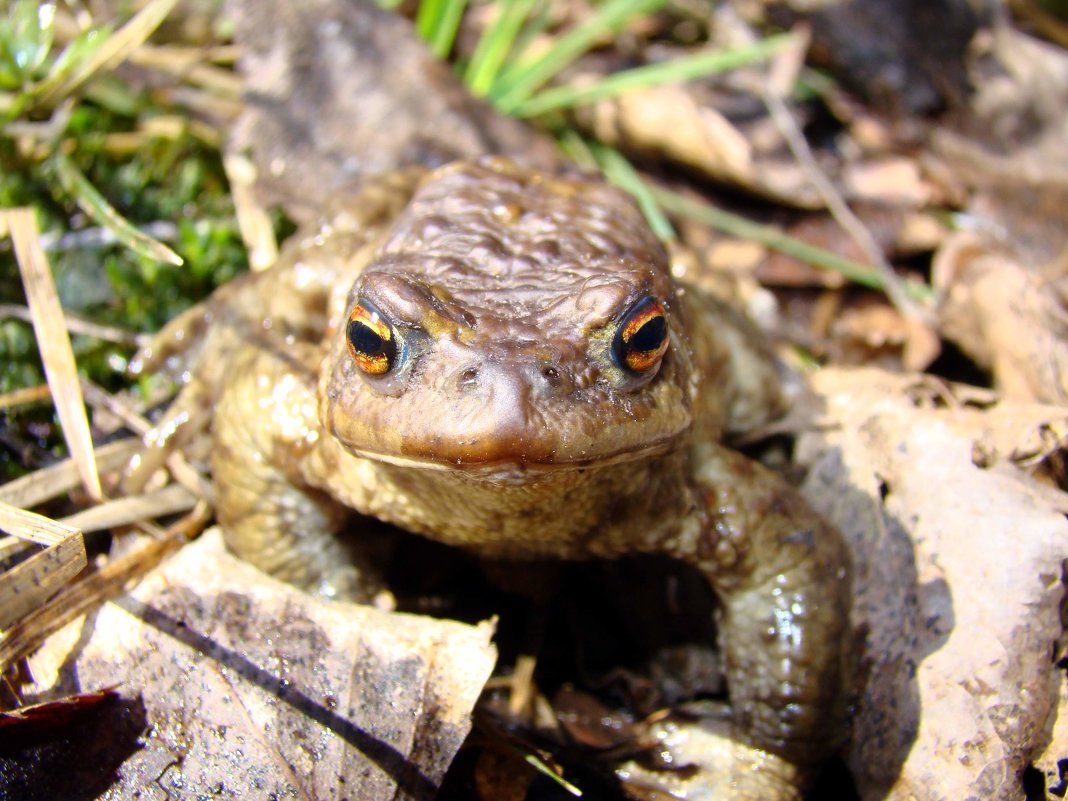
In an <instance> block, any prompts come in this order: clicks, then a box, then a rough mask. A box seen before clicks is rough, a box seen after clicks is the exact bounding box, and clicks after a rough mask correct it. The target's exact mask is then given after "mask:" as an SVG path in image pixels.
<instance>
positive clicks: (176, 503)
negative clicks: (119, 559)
mask: <svg viewBox="0 0 1068 801" xmlns="http://www.w3.org/2000/svg"><path fill="white" fill-rule="evenodd" d="M196 504H197V498H196V497H195V496H194V495H193V493H191V492H190V491H189V490H187V489H186V488H185V487H183V486H182V485H181V484H168V485H167V486H166V487H163V488H162V489H159V490H156V491H155V492H149V493H146V494H145V495H132V496H130V497H128V498H119V499H117V500H114V501H105V502H104V503H101V504H97V505H96V506H90V507H89V508H88V509H83V510H82V511H80V512H77V513H75V514H73V515H70V516H69V517H64V518H62V520H61V521H60V522H61V523H63V524H65V525H68V526H72V527H73V528H77V529H80V530H81V531H83V532H86V533H88V532H90V531H103V530H105V529H109V528H116V527H118V526H127V525H129V524H131V523H136V522H137V521H138V520H145V519H146V518H155V517H164V516H166V515H173V514H178V513H179V512H188V511H189V510H190V509H192V508H193V507H194V506H196Z"/></svg>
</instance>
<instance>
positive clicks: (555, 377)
mask: <svg viewBox="0 0 1068 801" xmlns="http://www.w3.org/2000/svg"><path fill="white" fill-rule="evenodd" d="M541 374H542V377H543V378H544V379H545V380H546V381H547V382H548V383H549V386H551V387H558V386H560V382H561V378H560V371H559V370H557V369H556V368H555V367H543V368H541Z"/></svg>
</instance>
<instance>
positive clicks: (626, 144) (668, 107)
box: [575, 85, 822, 208]
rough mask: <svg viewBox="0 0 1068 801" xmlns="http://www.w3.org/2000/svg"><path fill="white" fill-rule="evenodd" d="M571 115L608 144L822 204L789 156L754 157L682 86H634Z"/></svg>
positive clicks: (798, 202)
mask: <svg viewBox="0 0 1068 801" xmlns="http://www.w3.org/2000/svg"><path fill="white" fill-rule="evenodd" d="M575 120H576V123H577V124H578V125H579V126H580V127H583V128H585V129H587V130H589V131H590V132H591V133H592V134H593V135H594V136H595V137H596V138H597V139H599V140H600V141H602V142H604V143H605V144H608V145H611V146H613V147H618V148H621V149H623V150H627V151H631V152H633V151H638V152H643V151H644V152H655V153H657V154H659V155H662V156H664V157H666V158H668V159H671V160H673V161H676V162H678V163H680V164H684V165H686V166H688V167H692V168H694V169H697V170H700V171H701V172H703V173H705V174H706V175H708V176H710V177H712V178H715V179H716V180H720V181H724V182H726V183H729V184H733V185H735V186H739V187H742V188H743V189H746V190H747V191H750V192H753V193H755V194H758V195H762V196H764V197H768V198H771V199H773V200H776V201H778V202H780V203H785V204H788V205H791V206H800V207H803V208H817V207H820V206H821V205H822V200H821V198H820V197H819V195H818V193H817V192H816V191H815V190H814V189H813V187H812V186H811V183H810V181H809V180H808V177H807V175H806V174H805V172H804V170H803V169H801V168H800V167H799V166H798V165H797V164H796V163H795V162H794V160H793V158H792V157H790V156H788V155H786V156H782V157H780V158H774V157H772V156H770V155H769V156H764V157H761V158H759V159H758V158H757V154H756V153H754V150H753V145H752V143H751V141H750V138H749V137H748V136H747V135H746V134H745V133H743V132H742V131H741V130H739V129H738V128H737V127H735V126H734V124H733V123H732V122H731V121H730V120H728V119H727V118H726V117H725V116H724V115H723V114H721V113H720V112H719V111H717V110H716V109H715V108H713V107H712V106H710V105H706V104H704V103H701V102H700V101H699V100H698V99H697V98H696V97H695V95H694V94H693V93H692V92H690V91H688V90H687V89H686V88H685V87H681V86H673V85H665V86H657V87H652V88H648V89H634V90H631V91H628V92H625V93H624V94H622V95H620V96H619V97H616V98H613V99H610V100H602V101H599V102H596V103H591V104H589V105H586V106H581V107H579V108H577V109H576V110H575Z"/></svg>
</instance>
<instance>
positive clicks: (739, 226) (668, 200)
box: [650, 188, 935, 303]
mask: <svg viewBox="0 0 1068 801" xmlns="http://www.w3.org/2000/svg"><path fill="white" fill-rule="evenodd" d="M650 192H651V194H652V197H653V199H654V200H655V201H656V202H657V203H658V204H659V205H660V207H661V208H663V209H664V210H666V211H668V212H671V213H672V214H678V215H681V216H684V217H689V218H691V219H694V220H697V221H698V222H703V223H705V224H706V225H710V226H712V227H713V228H715V229H716V230H719V231H723V232H724V233H727V234H730V235H731V236H735V237H738V238H739V239H747V240H749V241H752V242H759V243H760V244H762V245H765V246H766V247H769V248H771V249H772V250H777V251H779V252H780V253H785V254H786V255H788V256H793V257H794V258H795V259H799V260H801V261H804V262H807V263H809V264H811V265H813V266H815V267H819V268H821V269H824V270H832V271H833V272H836V273H838V274H839V275H841V276H843V277H844V278H846V279H848V280H850V281H852V282H853V283H855V284H859V285H860V286H865V287H868V288H869V289H876V290H879V291H885V289H886V285H885V282H884V281H883V277H882V275H881V274H880V272H879V271H878V270H876V269H875V268H873V267H869V266H868V265H865V264H860V263H858V262H855V261H852V260H851V259H847V258H844V257H842V256H839V255H838V254H837V253H832V252H831V251H829V250H824V249H823V248H818V247H816V246H815V245H810V244H808V243H807V242H802V241H801V240H800V239H796V238H794V237H792V236H789V235H788V234H784V233H782V232H781V231H777V230H775V229H774V228H769V227H768V226H766V225H760V224H759V223H755V222H753V221H752V220H747V219H745V218H744V217H739V216H738V215H736V214H731V213H730V212H727V211H723V209H717V208H716V207H715V206H712V205H711V204H708V203H700V202H698V201H695V200H691V199H689V198H686V197H683V196H682V195H679V194H677V193H675V192H671V191H669V190H667V189H659V188H653V189H651V190H650ZM904 287H905V292H906V293H907V294H908V296H909V297H910V298H912V299H913V300H916V301H918V302H920V303H933V302H934V300H935V293H934V290H933V289H931V287H929V286H927V284H923V283H920V282H918V281H905V282H904Z"/></svg>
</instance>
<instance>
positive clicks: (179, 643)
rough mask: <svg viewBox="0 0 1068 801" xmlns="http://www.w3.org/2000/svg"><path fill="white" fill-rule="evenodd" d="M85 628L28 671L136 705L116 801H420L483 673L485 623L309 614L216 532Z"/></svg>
mask: <svg viewBox="0 0 1068 801" xmlns="http://www.w3.org/2000/svg"><path fill="white" fill-rule="evenodd" d="M205 565H210V566H211V569H210V570H207V569H205ZM89 620H91V622H89ZM89 620H87V619H83V620H82V621H81V622H77V621H76V622H75V623H74V624H72V625H71V626H68V627H67V628H66V629H64V630H63V631H61V632H59V634H58V635H56V636H55V637H53V638H52V639H51V640H50V641H49V643H48V644H46V646H45V647H44V648H42V650H41V651H39V652H38V653H37V654H35V655H34V656H33V657H31V660H30V668H31V670H32V671H33V673H34V675H35V676H36V677H37V678H38V681H39V682H40V683H41V684H42V685H46V686H47V685H50V686H47V693H48V695H49V696H50V697H54V696H62V695H64V694H69V693H71V692H72V691H80V690H90V689H94V688H99V687H103V686H112V685H118V688H119V692H120V693H121V694H122V695H123V696H124V698H126V699H128V703H130V704H133V703H135V702H136V703H139V704H141V705H143V709H144V714H145V717H146V718H147V722H148V724H149V725H150V727H151V728H150V729H149V733H148V734H145V735H142V736H141V739H140V740H139V742H138V743H137V745H138V746H139V747H137V748H136V749H134V748H131V749H130V754H129V757H128V758H127V759H126V761H125V763H124V764H123V765H122V766H121V768H119V769H118V770H117V772H116V775H117V776H119V778H118V780H117V782H116V783H115V784H114V785H113V786H112V787H111V788H110V789H109V795H108V797H116V798H129V797H134V796H136V795H137V794H139V793H140V794H141V796H142V797H156V796H157V795H158V793H159V790H160V789H161V788H162V789H163V790H164V791H165V792H167V793H171V794H178V795H182V793H183V792H185V791H186V790H187V789H188V788H198V789H200V788H216V790H217V791H218V792H220V793H222V794H224V795H227V796H228V797H237V798H268V797H279V798H290V797H297V798H317V799H339V798H345V797H348V798H359V799H360V801H376V799H382V800H383V801H385V800H386V799H431V798H433V797H434V794H435V792H436V788H437V785H438V783H439V781H440V779H441V777H442V776H443V774H444V772H445V770H446V768H447V767H448V765H449V764H450V763H451V761H452V759H453V757H454V755H455V753H456V751H457V749H458V748H459V746H460V744H461V743H462V741H463V739H464V737H465V736H466V734H467V731H468V729H469V726H470V712H471V709H472V708H473V706H474V703H475V700H476V699H477V698H478V696H479V693H480V692H481V690H482V686H483V684H484V682H485V681H486V678H487V677H488V676H489V673H490V671H491V669H492V667H493V663H494V660H495V650H494V648H493V646H492V645H490V643H489V639H490V637H491V635H492V632H493V626H492V625H490V624H483V625H481V626H478V627H470V626H465V625H462V624H459V623H454V622H448V621H433V620H428V619H425V618H417V617H412V616H409V615H400V614H387V613H384V612H381V611H378V610H376V609H373V608H370V607H363V606H355V605H351V604H341V603H327V602H321V601H318V600H316V599H314V598H311V597H310V596H308V595H306V594H304V593H301V592H300V591H298V590H295V589H294V588H292V587H290V586H288V585H285V584H282V583H280V582H277V581H274V580H273V579H270V578H268V577H266V576H265V575H263V574H261V573H260V572H258V571H257V570H255V569H254V568H252V567H250V566H249V565H247V564H244V563H242V562H240V561H239V560H237V559H236V558H235V557H233V556H231V555H229V554H228V553H227V552H226V550H225V548H224V546H223V544H222V541H221V537H220V535H219V534H218V532H217V531H213V532H208V533H207V534H205V535H204V536H202V537H201V538H200V539H199V540H197V541H196V542H195V543H193V544H191V545H189V546H187V547H185V548H183V549H182V550H181V551H180V552H179V553H178V554H177V555H175V556H174V557H173V558H172V559H171V560H170V561H168V562H166V563H165V564H164V565H162V566H161V567H160V568H159V569H157V570H156V571H154V572H153V573H152V574H150V575H149V576H148V577H147V578H146V579H145V580H144V581H143V582H141V583H140V584H139V585H138V586H137V587H136V588H135V589H134V590H133V591H132V592H130V593H129V594H128V595H126V596H123V597H121V598H119V599H117V600H116V601H115V602H113V603H109V604H107V605H105V606H104V607H102V608H101V609H100V610H99V611H98V612H97V613H96V615H95V618H92V619H89ZM72 682H76V683H77V685H78V686H77V687H71V686H70V684H71V683H72ZM41 689H42V690H44V689H45V686H42V687H41ZM102 734H103V733H102V732H101V733H98V736H102ZM172 797H173V795H172Z"/></svg>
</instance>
